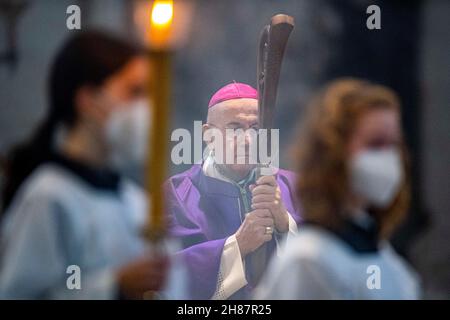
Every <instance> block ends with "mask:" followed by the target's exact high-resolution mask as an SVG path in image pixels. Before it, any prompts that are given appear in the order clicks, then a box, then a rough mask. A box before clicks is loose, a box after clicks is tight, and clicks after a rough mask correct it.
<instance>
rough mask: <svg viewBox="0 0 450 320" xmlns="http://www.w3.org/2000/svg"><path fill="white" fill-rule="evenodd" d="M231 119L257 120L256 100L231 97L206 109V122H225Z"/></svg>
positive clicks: (231, 120)
mask: <svg viewBox="0 0 450 320" xmlns="http://www.w3.org/2000/svg"><path fill="white" fill-rule="evenodd" d="M233 121H239V122H241V121H244V122H257V121H258V100H256V99H251V98H242V99H232V100H227V101H223V102H221V103H219V104H217V105H215V106H214V108H210V109H209V110H208V122H215V123H217V124H218V123H222V124H226V123H229V122H233Z"/></svg>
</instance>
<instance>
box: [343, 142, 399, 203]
mask: <svg viewBox="0 0 450 320" xmlns="http://www.w3.org/2000/svg"><path fill="white" fill-rule="evenodd" d="M403 178H404V177H403V168H402V161H401V155H400V151H399V150H398V149H397V148H389V149H383V150H370V149H369V150H365V151H361V152H359V153H358V154H356V155H355V156H354V157H353V159H351V162H350V182H351V189H352V191H353V192H354V193H355V194H357V195H359V196H361V197H363V198H364V199H365V200H366V201H368V202H369V203H370V204H371V205H374V206H375V207H378V208H386V207H387V206H389V205H390V204H391V203H392V201H393V200H394V198H395V196H396V195H397V194H398V190H399V187H400V185H401V182H402V181H403Z"/></svg>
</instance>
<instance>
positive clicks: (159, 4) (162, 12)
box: [152, 0, 173, 27]
mask: <svg viewBox="0 0 450 320" xmlns="http://www.w3.org/2000/svg"><path fill="white" fill-rule="evenodd" d="M172 19H173V1H168V0H166V1H158V0H157V1H155V2H154V4H153V8H152V24H153V25H155V26H157V27H158V26H159V27H166V26H169V25H170V24H171V23H172Z"/></svg>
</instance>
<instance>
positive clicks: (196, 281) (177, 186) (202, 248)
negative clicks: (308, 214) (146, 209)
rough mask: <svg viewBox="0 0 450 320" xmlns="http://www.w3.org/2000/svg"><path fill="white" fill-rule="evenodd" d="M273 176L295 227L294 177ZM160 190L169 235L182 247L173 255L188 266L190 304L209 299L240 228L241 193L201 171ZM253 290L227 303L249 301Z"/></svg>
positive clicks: (297, 210)
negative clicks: (227, 248) (229, 241)
mask: <svg viewBox="0 0 450 320" xmlns="http://www.w3.org/2000/svg"><path fill="white" fill-rule="evenodd" d="M276 176H277V182H278V185H279V186H280V189H281V196H282V200H283V203H284V205H285V207H286V209H287V210H288V211H289V213H290V214H291V216H292V217H293V218H294V220H295V221H296V222H297V223H299V222H300V208H299V205H298V203H297V202H296V201H295V192H294V190H295V186H294V182H295V181H294V180H295V175H294V174H293V173H292V172H290V171H286V170H282V169H279V171H278V173H277V175H276ZM164 188H165V193H166V199H167V200H166V201H167V204H166V210H167V213H168V216H169V221H170V233H171V235H172V236H173V237H175V238H176V239H178V240H180V242H181V245H182V250H181V251H180V252H178V253H177V255H181V259H182V260H183V262H185V264H186V266H187V270H188V273H189V274H188V276H189V282H190V283H189V289H190V295H191V298H193V299H210V298H211V297H212V295H213V294H214V291H215V290H216V285H217V278H218V272H219V266H220V259H221V255H222V251H223V247H224V244H225V241H226V240H227V238H228V237H229V236H231V235H233V234H234V233H235V232H236V231H237V230H238V228H239V226H240V225H241V217H240V208H243V205H242V199H241V198H240V192H239V189H238V187H237V186H235V185H233V184H232V183H228V182H225V181H222V180H219V179H216V178H212V177H208V176H206V175H205V174H204V173H203V170H202V167H201V165H194V166H192V168H190V169H189V170H187V171H185V172H183V173H180V174H178V175H175V176H173V177H171V178H170V179H169V180H168V181H166V183H165V186H164ZM251 287H252V284H251V283H249V284H248V285H247V286H246V287H244V288H242V289H241V290H239V291H237V292H236V293H235V294H233V295H232V296H231V297H230V299H242V298H246V297H248V296H247V294H248V292H249V290H250V289H251Z"/></svg>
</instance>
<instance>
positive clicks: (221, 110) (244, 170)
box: [203, 98, 259, 180]
mask: <svg viewBox="0 0 450 320" xmlns="http://www.w3.org/2000/svg"><path fill="white" fill-rule="evenodd" d="M211 128H217V129H219V130H220V131H221V132H222V135H223V141H222V146H223V160H224V161H223V162H224V163H225V162H228V161H226V155H227V153H230V152H233V154H234V156H233V157H232V160H233V161H232V162H233V163H225V165H224V166H225V168H226V169H227V171H228V172H229V173H230V174H231V175H232V177H231V178H233V179H235V180H239V179H242V178H244V177H245V176H246V175H247V174H248V173H249V172H250V170H251V169H253V168H254V167H255V164H250V163H249V162H250V160H249V151H250V145H251V144H252V143H257V141H255V139H256V137H255V136H254V135H252V134H248V133H249V132H250V131H247V134H245V136H243V137H242V138H241V139H238V138H237V136H236V135H233V136H231V137H230V134H229V132H230V131H231V130H227V129H233V130H237V129H241V130H243V131H246V130H248V129H254V130H251V131H253V133H256V132H257V130H258V129H259V124H258V101H257V100H255V99H247V98H243V99H233V100H228V101H224V102H221V103H219V104H217V105H215V106H214V107H212V108H210V109H209V112H208V119H207V124H205V125H204V128H203V129H204V131H205V130H206V129H211ZM227 131H228V136H227ZM238 146H240V147H241V148H245V149H241V150H245V155H242V156H243V157H239V156H240V155H239V154H238ZM244 160H245V161H244ZM238 162H241V163H242V162H245V163H244V164H239V163H238Z"/></svg>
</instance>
